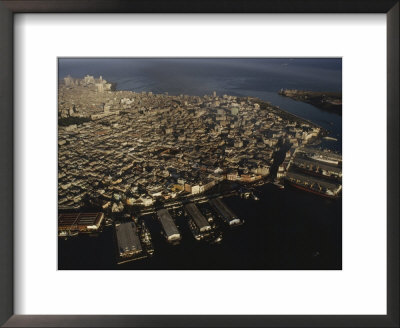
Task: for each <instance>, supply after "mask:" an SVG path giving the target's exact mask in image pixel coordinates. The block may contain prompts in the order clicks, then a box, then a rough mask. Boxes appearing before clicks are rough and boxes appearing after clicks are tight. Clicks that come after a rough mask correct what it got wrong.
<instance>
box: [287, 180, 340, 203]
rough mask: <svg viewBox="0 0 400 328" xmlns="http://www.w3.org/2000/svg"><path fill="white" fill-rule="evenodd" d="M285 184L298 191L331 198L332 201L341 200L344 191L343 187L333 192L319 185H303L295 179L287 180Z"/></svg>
mask: <svg viewBox="0 0 400 328" xmlns="http://www.w3.org/2000/svg"><path fill="white" fill-rule="evenodd" d="M285 182H286V183H287V184H288V185H290V186H292V187H294V188H297V189H300V190H303V191H307V192H310V193H313V194H315V195H319V196H323V197H327V198H331V199H336V198H339V197H340V192H341V189H342V186H341V185H339V186H338V187H337V189H335V190H331V189H327V188H324V187H322V186H320V185H319V184H317V183H314V184H306V183H302V182H299V181H295V180H293V179H285Z"/></svg>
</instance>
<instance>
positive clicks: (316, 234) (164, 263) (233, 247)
mask: <svg viewBox="0 0 400 328" xmlns="http://www.w3.org/2000/svg"><path fill="white" fill-rule="evenodd" d="M259 195H260V200H259V201H254V200H246V199H242V198H240V197H238V196H233V197H229V198H224V202H225V203H226V204H227V205H228V206H230V208H231V209H232V210H233V211H234V212H235V213H236V214H237V215H238V216H239V217H240V218H243V219H244V220H245V223H244V224H243V225H241V226H238V227H233V228H227V229H226V230H225V231H224V233H223V239H222V241H221V243H220V244H207V243H206V242H202V241H196V240H195V239H194V238H193V235H192V234H191V232H190V230H189V228H188V225H187V222H186V221H185V219H184V218H183V217H182V218H178V219H177V225H178V227H179V230H180V231H181V233H182V240H181V242H180V244H179V245H170V244H168V243H167V242H166V241H165V239H164V237H162V235H161V226H160V224H159V223H158V221H157V220H155V219H153V218H152V217H151V216H150V215H149V216H146V217H144V219H145V220H146V223H147V225H148V227H149V229H150V232H151V235H152V239H153V245H154V248H155V253H154V255H153V257H151V258H149V259H144V260H138V261H134V262H129V263H125V264H120V265H117V264H116V252H117V250H116V244H115V237H114V233H113V230H112V229H111V228H109V229H107V230H105V231H104V232H103V233H102V234H100V236H99V237H90V236H82V237H81V236H79V237H77V238H76V239H73V238H72V239H69V240H66V241H65V240H61V239H60V240H59V252H58V254H59V269H105V270H107V269H118V270H119V269H120V270H131V269H132V270H133V269H141V270H147V269H197V270H201V269H207V270H213V269H221V270H224V269H236V270H240V269H247V270H257V269H263V270H289V269H290V270H292V269H297V270H300V269H321V270H322V269H330V270H340V269H341V263H342V237H341V236H342V202H341V199H336V200H332V199H327V198H321V197H320V196H317V195H314V194H310V193H307V192H302V191H300V190H297V189H294V188H291V187H286V188H285V189H279V188H277V187H276V186H274V185H271V184H268V185H264V186H262V187H259Z"/></svg>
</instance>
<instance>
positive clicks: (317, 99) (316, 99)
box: [279, 89, 342, 115]
mask: <svg viewBox="0 0 400 328" xmlns="http://www.w3.org/2000/svg"><path fill="white" fill-rule="evenodd" d="M279 94H280V95H281V96H285V97H289V98H291V99H294V100H297V101H303V102H305V103H308V104H311V105H313V106H315V107H317V108H319V109H322V110H326V111H330V112H332V113H336V114H338V115H342V93H341V92H318V91H304V90H296V89H293V90H289V89H281V90H280V91H279Z"/></svg>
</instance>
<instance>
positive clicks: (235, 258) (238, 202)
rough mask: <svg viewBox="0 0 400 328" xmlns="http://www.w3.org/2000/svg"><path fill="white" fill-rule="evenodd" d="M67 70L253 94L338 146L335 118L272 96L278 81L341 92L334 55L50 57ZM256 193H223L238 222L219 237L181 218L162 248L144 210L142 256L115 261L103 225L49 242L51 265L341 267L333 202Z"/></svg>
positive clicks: (268, 188)
mask: <svg viewBox="0 0 400 328" xmlns="http://www.w3.org/2000/svg"><path fill="white" fill-rule="evenodd" d="M69 74H70V75H71V76H73V77H83V76H84V75H86V74H89V75H94V76H99V75H102V76H103V78H105V79H106V80H108V81H112V82H116V83H117V89H118V90H132V91H136V92H141V91H152V92H153V93H164V92H168V93H169V94H170V95H179V94H190V95H199V96H202V95H204V94H211V93H212V92H213V91H216V92H217V94H218V95H223V94H230V95H236V96H253V97H258V98H260V99H263V100H266V101H270V102H271V103H272V104H274V105H277V106H279V107H280V108H282V109H283V110H286V111H288V112H291V113H293V114H296V115H298V116H301V117H303V118H306V119H308V120H310V121H312V122H314V123H316V124H318V125H321V126H322V127H324V128H326V129H327V130H328V131H329V132H330V135H331V136H334V137H336V138H338V141H336V142H335V141H324V143H323V146H324V147H327V148H330V149H332V150H338V151H341V149H342V117H341V116H340V115H338V114H334V113H330V112H327V111H323V110H320V109H318V108H316V107H314V106H312V105H309V104H305V103H302V102H298V101H294V100H291V99H289V98H285V97H282V96H279V95H278V91H279V90H280V89H281V88H294V89H302V90H313V91H341V89H342V63H341V59H340V58H324V59H316V58H309V59H304V58H303V59H300V58H280V59H279V58H276V59H264V58H259V59H255V58H252V59H243V58H240V59H239V58H232V59H216V58H209V59H204V58H192V59H182V58H180V59H178V58H175V59H174V58H167V59H162V58H154V59H145V58H135V59H132V58H127V59H121V58H119V59H110V58H108V59H60V60H59V78H60V79H62V78H63V77H64V76H67V75H69ZM259 195H260V200H259V201H253V200H244V199H241V198H239V197H230V198H226V199H225V202H226V203H227V204H228V205H229V206H230V207H231V208H232V209H233V210H234V211H235V212H236V214H237V215H238V216H239V217H241V218H243V219H244V220H245V224H244V225H242V226H239V227H236V228H235V229H231V230H229V229H228V230H227V231H225V232H224V236H223V240H222V242H221V243H220V244H217V245H209V244H205V243H201V242H197V241H196V240H194V238H193V236H192V235H191V233H190V231H189V229H188V227H187V223H186V222H185V220H183V219H182V218H181V219H178V222H177V223H178V225H179V228H180V230H181V232H182V234H183V239H182V242H181V243H180V244H179V245H176V246H173V245H169V244H167V243H166V242H165V240H164V239H163V237H162V236H161V235H160V231H161V227H160V225H159V223H158V222H157V221H156V220H153V219H151V218H150V217H145V218H144V219H145V220H146V222H147V224H148V226H149V229H150V232H151V235H152V238H153V243H154V248H155V255H154V256H153V257H152V258H150V259H146V260H141V261H136V262H131V263H127V264H123V265H116V264H115V253H116V246H115V241H114V233H113V231H112V229H108V230H107V229H106V230H105V231H104V232H103V233H102V234H101V235H100V236H99V237H88V236H82V237H81V236H80V237H78V238H77V239H71V240H67V241H64V240H59V249H58V255H59V258H58V264H59V269H122V270H135V269H141V270H143V269H149V270H151V269H186V270H187V269H207V270H212V269H237V270H240V269H249V270H260V269H261V270H263V269H264V270H272V269H273V270H296V269H297V270H302V269H310V270H314V269H321V270H324V269H330V270H340V269H341V266H342V202H341V199H337V200H332V199H326V198H322V197H319V196H317V195H313V194H310V193H307V192H303V191H300V190H297V189H294V188H291V187H287V188H285V189H284V190H281V189H278V188H277V187H275V186H274V185H265V186H262V187H260V188H259Z"/></svg>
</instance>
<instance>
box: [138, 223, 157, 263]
mask: <svg viewBox="0 0 400 328" xmlns="http://www.w3.org/2000/svg"><path fill="white" fill-rule="evenodd" d="M140 237H141V240H142V244H143V248H144V249H145V251H146V253H147V254H148V255H149V256H152V255H153V254H154V247H153V242H152V239H151V234H150V231H149V229H148V228H147V226H146V224H145V222H144V221H142V223H141V225H140Z"/></svg>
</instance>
